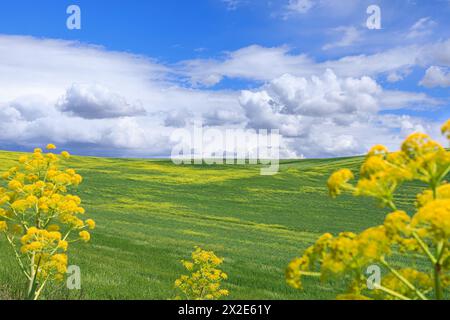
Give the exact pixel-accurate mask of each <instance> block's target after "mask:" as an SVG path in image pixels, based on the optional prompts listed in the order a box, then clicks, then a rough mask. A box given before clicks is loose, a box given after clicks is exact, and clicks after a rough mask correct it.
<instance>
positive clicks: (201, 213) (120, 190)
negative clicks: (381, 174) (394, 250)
mask: <svg viewBox="0 0 450 320" xmlns="http://www.w3.org/2000/svg"><path fill="white" fill-rule="evenodd" d="M18 156H19V154H18V153H10V152H0V171H4V170H7V169H8V168H9V167H11V166H12V165H13V164H14V163H15V162H14V161H15V160H16V159H17V157H18ZM361 161H362V158H346V159H330V160H302V161H300V160H299V161H285V162H282V164H281V166H280V173H279V174H278V175H276V176H261V175H260V168H259V167H258V166H175V165H174V164H172V162H170V161H163V160H161V161H159V160H128V159H106V158H90V157H73V158H71V160H69V162H68V165H70V166H71V167H73V168H75V169H77V171H78V172H79V173H80V174H81V175H82V176H83V177H84V182H83V184H82V185H81V186H80V187H79V189H77V191H75V192H74V193H75V194H77V195H79V196H80V197H81V198H82V199H83V201H84V207H85V208H86V210H87V213H88V214H89V216H90V217H92V218H93V219H95V220H96V222H97V226H98V227H97V229H96V230H95V231H93V232H92V240H93V241H92V242H90V243H88V244H81V243H77V244H74V245H73V246H72V247H71V254H70V257H69V258H70V260H69V264H72V265H78V266H80V267H81V271H82V290H81V291H80V292H70V293H68V292H66V291H64V290H57V291H56V298H65V297H70V298H79V299H116V298H122V299H170V298H173V297H174V296H175V295H176V293H175V290H174V287H173V283H174V281H175V279H176V278H177V277H178V276H179V275H180V274H182V273H183V271H184V270H183V267H182V265H181V264H180V260H181V259H187V258H189V256H190V253H191V252H192V251H193V248H194V246H201V247H203V248H205V249H208V250H214V252H216V254H217V255H219V256H221V257H224V258H225V262H224V264H223V270H224V271H225V272H227V274H228V275H229V280H228V281H227V283H226V284H225V285H224V286H225V287H226V288H227V289H229V290H230V296H229V297H228V299H333V298H334V297H335V296H336V293H337V291H338V288H336V289H334V288H333V286H332V285H330V284H327V285H320V284H319V285H318V283H317V282H316V281H308V280H306V283H305V290H304V291H298V290H295V289H292V288H290V287H289V286H287V285H286V282H285V276H284V271H285V268H286V266H287V265H288V263H289V261H290V260H291V259H292V258H293V257H295V256H296V255H298V254H299V253H301V252H302V250H304V249H305V248H307V247H308V246H309V245H311V244H312V243H313V242H314V241H315V240H316V239H317V237H318V236H320V235H321V234H323V233H325V232H332V233H334V234H336V233H339V232H341V231H355V232H357V231H362V230H363V229H365V228H368V227H371V226H373V225H377V224H381V223H383V221H384V219H385V214H386V213H387V212H388V211H387V209H385V210H383V209H380V208H378V207H377V206H376V205H375V203H374V202H373V201H372V200H369V199H363V198H352V197H346V196H344V197H343V198H341V199H340V200H339V201H335V200H332V199H331V198H329V196H328V191H327V188H326V181H327V179H328V177H329V175H330V174H331V173H332V172H333V171H335V170H336V169H339V168H343V167H345V168H350V169H355V170H354V171H355V172H356V171H357V170H356V168H358V167H359V165H360V164H361ZM418 190H419V188H418V186H414V185H410V186H406V187H404V188H403V189H402V191H403V192H401V193H400V196H399V198H398V200H397V203H399V204H402V203H407V202H409V203H411V202H412V201H411V199H407V194H408V195H411V196H412V195H415V194H416V193H417V192H418ZM405 209H412V208H408V207H406V208H405ZM0 260H1V263H0V288H1V289H0V295H3V297H2V298H14V297H16V296H17V295H18V292H19V291H21V290H23V288H22V285H23V281H22V279H21V277H20V274H19V272H20V271H19V269H18V268H16V267H15V266H14V264H15V263H16V262H15V260H14V258H13V255H12V252H10V249H9V247H7V245H6V242H5V241H1V242H0ZM51 297H52V298H55V294H52V296H51Z"/></svg>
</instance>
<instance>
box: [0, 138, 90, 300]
mask: <svg viewBox="0 0 450 320" xmlns="http://www.w3.org/2000/svg"><path fill="white" fill-rule="evenodd" d="M46 149H47V150H48V152H47V153H45V152H44V151H43V150H42V149H40V148H37V149H35V150H34V152H33V153H32V154H31V155H22V156H20V158H19V161H18V165H17V166H14V167H12V168H11V169H9V170H8V171H7V172H5V173H4V174H2V175H1V177H2V178H3V179H4V180H5V181H6V182H5V186H4V187H0V232H3V233H4V234H5V236H6V239H7V240H8V242H9V244H10V245H11V247H12V249H13V250H14V251H16V258H17V260H18V264H19V266H20V268H21V269H22V272H23V273H24V274H25V276H26V277H27V279H28V281H34V283H33V284H32V285H29V288H30V290H31V291H30V292H28V296H27V297H28V298H37V296H38V295H39V293H40V292H41V291H42V288H39V284H40V285H41V286H43V285H45V283H47V282H48V281H49V280H53V279H59V280H61V279H63V278H64V275H65V273H66V269H67V261H68V258H67V255H66V251H67V250H68V247H69V242H74V241H84V242H88V241H89V240H90V238H91V235H90V233H89V232H88V231H87V230H88V229H90V230H93V229H95V227H96V224H95V221H94V220H92V219H87V220H84V219H83V216H84V215H85V210H84V208H83V207H82V206H81V199H80V198H79V197H78V196H75V195H71V194H67V191H68V189H69V188H70V187H76V186H78V185H79V184H80V183H81V182H82V180H83V179H82V177H81V175H79V174H77V172H76V171H75V170H73V169H65V170H64V169H61V168H60V167H61V159H66V160H67V159H69V158H70V154H69V153H68V152H66V151H64V152H62V153H61V156H58V155H56V154H54V153H51V152H50V151H51V150H55V149H56V146H55V145H53V144H49V145H48V146H47V148H46ZM74 233H77V234H78V237H77V238H75V239H72V240H69V239H70V238H71V236H72V235H73V234H74Z"/></svg>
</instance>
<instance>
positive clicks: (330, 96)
mask: <svg viewBox="0 0 450 320" xmlns="http://www.w3.org/2000/svg"><path fill="white" fill-rule="evenodd" d="M428 100H430V99H429V98H428V97H427V96H426V95H421V94H415V93H407V92H401V91H387V90H383V89H382V88H381V86H380V85H379V84H377V82H376V81H375V80H373V79H372V78H369V77H361V78H340V77H338V76H336V74H335V73H334V72H333V71H332V70H327V71H326V72H325V73H324V74H323V75H322V76H320V77H317V76H313V77H311V78H309V79H308V78H303V77H295V76H293V75H290V74H286V75H283V76H281V77H279V78H277V79H274V80H273V81H271V82H270V83H269V84H268V85H266V86H264V87H262V88H261V89H260V90H258V91H243V92H242V95H241V98H240V103H241V105H242V108H243V109H244V110H245V114H246V117H247V119H248V121H247V125H248V127H250V128H254V129H258V128H270V129H279V130H280V133H281V134H282V135H283V136H284V137H285V138H286V139H288V140H289V139H290V141H291V146H292V148H293V150H295V152H296V153H297V154H304V155H306V156H307V157H319V156H323V155H327V156H342V155H351V154H363V153H365V152H366V151H367V150H368V149H369V148H370V146H371V145H372V144H374V143H376V141H375V140H377V139H378V140H381V141H385V142H387V143H388V144H389V145H390V146H394V142H399V141H400V140H401V138H402V137H403V134H404V133H406V132H407V133H411V132H412V131H414V130H413V129H417V128H424V127H425V126H424V125H418V123H421V122H420V121H418V120H417V119H412V118H409V117H408V118H405V119H403V118H401V117H399V116H396V117H395V119H397V120H398V121H399V122H398V123H397V124H396V125H393V121H391V118H392V117H391V118H389V117H388V116H382V115H380V111H381V110H387V109H398V108H402V107H405V106H409V107H410V106H411V105H412V104H415V103H419V102H424V101H428ZM430 101H432V100H430ZM400 119H401V121H400ZM388 121H389V125H387V124H381V123H382V122H388ZM406 124H407V125H406ZM390 126H392V128H390ZM399 127H401V129H400V132H401V134H399V133H398V131H399V130H398V129H399ZM396 131H397V132H396ZM371 134H374V135H375V136H373V137H371V136H370V135H371Z"/></svg>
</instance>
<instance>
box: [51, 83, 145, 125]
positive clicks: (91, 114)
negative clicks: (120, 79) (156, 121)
mask: <svg viewBox="0 0 450 320" xmlns="http://www.w3.org/2000/svg"><path fill="white" fill-rule="evenodd" d="M57 108H58V109H59V110H60V111H61V112H64V113H68V114H70V115H73V116H79V117H81V118H85V119H106V118H120V117H133V116H143V115H145V109H144V108H143V107H142V106H141V105H140V104H139V103H133V104H130V103H129V102H127V101H126V99H125V98H123V97H122V96H120V95H118V94H116V93H114V92H112V91H111V90H109V89H108V88H106V87H103V86H101V85H81V84H74V85H72V87H70V88H69V89H68V90H67V92H66V94H65V95H64V96H63V97H61V99H60V100H59V101H58V103H57Z"/></svg>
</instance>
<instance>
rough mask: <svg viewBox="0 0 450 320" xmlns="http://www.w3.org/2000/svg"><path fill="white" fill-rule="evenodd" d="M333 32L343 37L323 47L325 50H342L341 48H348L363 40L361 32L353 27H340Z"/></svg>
mask: <svg viewBox="0 0 450 320" xmlns="http://www.w3.org/2000/svg"><path fill="white" fill-rule="evenodd" d="M333 31H334V32H335V33H338V34H342V36H341V38H340V39H339V40H338V41H336V42H332V43H328V44H326V45H324V46H323V49H324V50H330V49H333V48H340V47H348V46H351V45H353V44H355V43H356V42H358V41H360V40H361V31H360V30H358V29H357V28H355V27H353V26H350V27H338V28H335V29H334V30H333Z"/></svg>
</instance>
